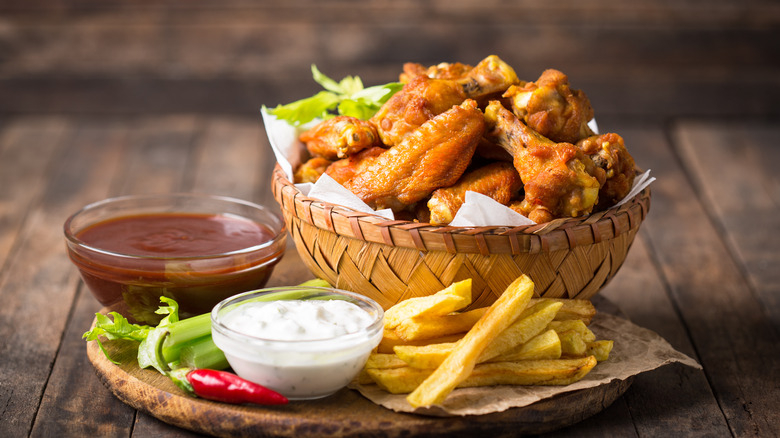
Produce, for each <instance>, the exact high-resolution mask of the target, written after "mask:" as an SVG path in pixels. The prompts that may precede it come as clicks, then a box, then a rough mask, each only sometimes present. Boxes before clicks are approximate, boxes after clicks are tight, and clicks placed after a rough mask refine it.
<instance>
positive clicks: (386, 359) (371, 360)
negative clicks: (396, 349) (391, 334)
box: [364, 353, 407, 369]
mask: <svg viewBox="0 0 780 438" xmlns="http://www.w3.org/2000/svg"><path fill="white" fill-rule="evenodd" d="M405 366H407V364H406V362H404V361H402V360H401V359H400V358H399V357H398V356H396V355H395V354H385V353H371V354H370V355H368V360H366V364H365V366H364V368H367V369H390V368H401V367H405Z"/></svg>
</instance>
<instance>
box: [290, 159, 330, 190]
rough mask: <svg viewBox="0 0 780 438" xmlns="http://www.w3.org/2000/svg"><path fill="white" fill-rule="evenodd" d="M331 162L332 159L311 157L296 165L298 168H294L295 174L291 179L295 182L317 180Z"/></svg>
mask: <svg viewBox="0 0 780 438" xmlns="http://www.w3.org/2000/svg"><path fill="white" fill-rule="evenodd" d="M331 164H332V161H330V160H328V159H325V158H322V157H313V158H311V159H309V160H308V161H306V162H305V163H303V164H301V165H300V166H298V169H296V170H295V174H294V175H293V181H294V182H295V183H296V184H299V183H313V182H317V180H318V179H320V176H321V175H322V174H323V173H325V170H326V169H327V168H328V166H330V165H331Z"/></svg>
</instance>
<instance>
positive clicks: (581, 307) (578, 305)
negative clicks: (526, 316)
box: [531, 298, 596, 324]
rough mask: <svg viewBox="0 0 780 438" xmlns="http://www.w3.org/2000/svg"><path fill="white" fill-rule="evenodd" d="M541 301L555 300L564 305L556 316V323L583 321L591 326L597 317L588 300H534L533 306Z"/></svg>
mask: <svg viewBox="0 0 780 438" xmlns="http://www.w3.org/2000/svg"><path fill="white" fill-rule="evenodd" d="M541 300H553V301H558V302H561V303H563V307H561V310H559V311H558V314H556V315H555V320H556V321H566V320H572V319H579V320H582V322H584V323H585V324H590V321H591V319H593V317H594V316H595V315H596V308H595V307H594V306H593V303H591V302H590V301H588V300H572V299H565V298H533V299H531V305H534V304H536V303H537V302H538V301H541Z"/></svg>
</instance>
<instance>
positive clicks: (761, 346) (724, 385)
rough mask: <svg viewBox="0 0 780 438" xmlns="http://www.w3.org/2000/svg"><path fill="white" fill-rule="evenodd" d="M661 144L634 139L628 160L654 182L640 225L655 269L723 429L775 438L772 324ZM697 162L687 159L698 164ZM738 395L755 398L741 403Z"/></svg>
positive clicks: (779, 358) (671, 154)
mask: <svg viewBox="0 0 780 438" xmlns="http://www.w3.org/2000/svg"><path fill="white" fill-rule="evenodd" d="M662 140H663V139H661V138H656V139H655V141H654V140H653V138H652V137H638V138H636V139H635V141H636V143H637V147H636V153H635V155H636V156H637V158H638V159H639V161H640V162H642V163H644V165H645V166H646V167H647V168H651V169H654V171H655V172H654V174H655V175H656V177H657V178H658V181H656V183H655V184H654V192H653V193H654V198H653V207H652V208H653V216H652V217H653V220H652V221H648V222H647V223H646V224H645V225H644V227H645V232H647V233H648V234H649V235H651V237H650V242H651V245H652V246H653V248H655V254H656V258H657V260H656V262H657V263H658V264H659V266H660V269H661V272H662V275H663V276H664V278H665V279H666V281H667V282H668V287H669V292H670V293H671V295H672V297H673V300H674V302H675V305H676V310H677V312H679V315H680V318H681V320H682V322H683V324H685V326H686V329H687V331H688V333H689V336H690V338H691V340H692V342H693V345H694V348H695V350H696V355H697V356H698V358H699V360H700V361H701V363H702V364H703V365H704V367H705V372H706V374H707V379H708V381H709V382H710V384H711V385H712V388H713V392H714V393H715V396H716V398H717V399H718V403H719V405H720V407H721V410H722V411H723V413H724V415H725V417H726V420H727V421H728V423H729V426H730V428H732V429H733V430H734V432H735V433H736V434H737V435H743V434H753V433H756V434H757V435H764V434H768V435H773V434H777V433H779V432H778V427H780V422H778V421H777V420H778V414H777V411H776V410H775V409H774V408H772V407H771V406H777V405H778V403H780V399H778V397H780V393H778V392H777V391H765V388H766V387H767V385H768V384H770V383H768V382H777V381H780V376H778V372H780V370H779V369H778V368H777V367H776V366H774V365H773V364H776V363H779V362H778V361H780V352H779V351H778V350H777V349H776V348H774V346H776V345H777V342H778V338H777V320H771V319H768V318H767V316H766V313H765V310H764V308H763V305H762V303H761V302H760V301H759V300H758V299H757V298H756V296H755V294H754V293H752V290H751V287H750V285H749V283H748V282H747V281H746V279H745V277H744V276H743V275H742V271H741V270H740V268H739V266H738V265H737V264H736V263H735V261H734V258H733V256H732V255H731V253H730V251H729V249H728V245H727V244H726V242H725V240H726V239H727V238H728V237H727V236H726V235H725V234H724V233H723V232H722V231H721V229H720V227H718V226H717V224H714V223H713V218H711V217H710V216H709V215H708V214H707V210H706V209H705V207H704V205H703V204H704V202H702V203H700V202H697V201H696V199H697V195H696V192H695V191H694V189H693V188H692V187H691V186H690V185H689V183H688V181H687V180H686V177H685V172H684V170H683V168H681V167H679V163H678V161H677V159H676V156H675V153H674V151H673V150H672V149H671V148H670V147H669V146H668V144H666V143H665V142H663V141H662ZM702 146H703V145H702ZM703 150H704V151H706V148H705V149H703ZM702 154H706V152H703V153H702ZM702 154H699V153H697V154H695V155H691V156H689V158H691V159H692V160H701V159H702V158H701V156H702ZM748 173H750V169H744V172H743V174H748ZM743 178H745V177H743ZM705 200H706V199H705ZM754 232H755V231H754ZM773 321H774V322H773ZM770 385H771V384H770ZM745 394H754V396H752V397H750V398H751V400H748V399H746V398H745ZM756 397H757V398H756Z"/></svg>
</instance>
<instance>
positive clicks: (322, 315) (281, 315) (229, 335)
mask: <svg viewBox="0 0 780 438" xmlns="http://www.w3.org/2000/svg"><path fill="white" fill-rule="evenodd" d="M290 290H291V291H292V292H293V293H298V292H299V291H298V290H295V288H290ZM274 293H279V292H278V291H270V292H268V293H266V294H265V295H264V294H263V293H260V292H258V295H256V296H252V292H249V293H246V294H241V295H239V296H237V297H234V298H231V299H227V300H225V301H223V302H222V303H220V304H218V305H217V306H216V307H215V308H214V310H213V311H212V314H211V317H212V338H213V340H214V343H215V344H216V345H217V347H219V348H220V349H221V350H222V351H223V352H224V353H225V357H226V358H227V360H228V362H229V363H230V366H231V367H232V368H233V370H234V371H235V372H236V374H238V375H239V376H241V377H243V378H245V379H247V380H251V381H253V382H256V383H259V384H260V385H263V386H266V387H268V388H270V389H273V390H274V391H277V392H279V393H281V394H283V395H284V396H286V397H287V398H289V399H291V400H296V399H298V400H301V399H314V398H320V397H325V396H328V395H330V394H332V393H334V392H336V391H338V390H339V389H341V388H343V387H345V386H346V385H347V384H348V383H349V382H350V381H352V379H353V378H354V377H355V376H356V375H357V374H358V373H359V372H360V370H361V369H362V368H363V365H364V364H365V362H366V360H367V359H368V355H369V354H370V353H371V351H372V350H373V349H374V347H376V346H377V345H378V344H379V341H380V340H381V339H382V329H383V319H382V318H383V315H384V312H383V311H382V308H381V307H380V306H379V305H378V304H376V303H375V302H373V300H370V299H368V298H366V297H359V296H358V295H357V294H352V293H349V292H343V291H337V290H335V289H329V288H311V289H305V290H304V292H301V293H302V294H304V295H309V296H311V299H307V298H309V297H302V299H278V300H273V299H272V298H265V297H268V296H271V297H273V294H274ZM347 294H348V295H347ZM242 296H247V298H243V299H242V298H241V297H242ZM256 297H259V298H256ZM253 298H256V299H253ZM329 298H332V299H329ZM344 298H347V299H344Z"/></svg>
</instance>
